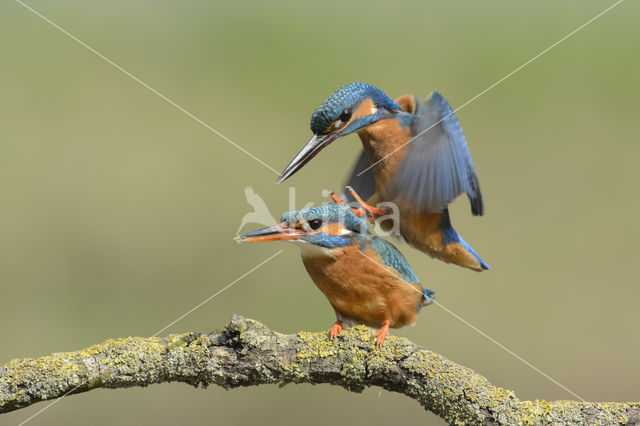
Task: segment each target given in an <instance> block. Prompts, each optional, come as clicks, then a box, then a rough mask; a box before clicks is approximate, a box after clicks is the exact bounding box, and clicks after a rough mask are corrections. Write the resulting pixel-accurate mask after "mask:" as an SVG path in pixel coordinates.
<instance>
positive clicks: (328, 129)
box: [322, 121, 336, 134]
mask: <svg viewBox="0 0 640 426" xmlns="http://www.w3.org/2000/svg"><path fill="white" fill-rule="evenodd" d="M335 127H336V122H335V121H334V122H333V123H331V124H329V127H327V128H326V129H324V131H323V132H322V133H324V134H327V133H330V132H331V131H332V130H333V129H334V128H335Z"/></svg>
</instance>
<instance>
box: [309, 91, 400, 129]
mask: <svg viewBox="0 0 640 426" xmlns="http://www.w3.org/2000/svg"><path fill="white" fill-rule="evenodd" d="M366 98H371V99H372V100H373V102H374V104H375V105H376V107H377V108H380V109H386V110H388V111H392V112H393V111H402V108H400V106H399V105H398V104H397V103H396V102H395V101H394V100H393V99H391V98H390V97H389V96H387V95H386V94H385V93H384V92H383V91H382V90H380V89H378V88H377V87H374V86H371V85H370V84H366V83H349V84H346V85H344V86H342V87H341V88H339V89H338V90H336V91H335V92H333V93H332V94H331V96H329V97H328V98H327V99H326V100H325V101H324V102H323V103H322V105H320V106H319V107H318V109H317V110H315V112H314V113H313V115H312V116H311V131H312V132H313V133H314V134H320V133H322V132H323V131H324V130H325V129H326V128H327V127H329V125H331V123H333V122H334V121H336V120H338V118H339V117H340V114H341V113H342V111H343V110H345V109H350V110H354V109H355V108H356V107H357V106H358V105H359V104H360V102H361V101H362V100H364V99H366Z"/></svg>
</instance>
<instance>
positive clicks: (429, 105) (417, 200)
mask: <svg viewBox="0 0 640 426" xmlns="http://www.w3.org/2000/svg"><path fill="white" fill-rule="evenodd" d="M311 131H312V132H313V138H312V139H311V140H310V141H309V142H308V143H307V144H306V145H305V146H304V147H303V148H302V150H300V152H299V153H298V154H297V155H296V156H295V157H294V159H293V160H292V161H291V163H289V165H288V166H287V167H286V168H285V169H284V171H283V172H282V174H281V175H280V177H279V178H278V180H277V182H278V183H280V182H283V181H284V180H286V179H287V178H289V177H291V176H292V175H293V174H294V173H296V172H297V171H298V170H299V169H300V168H302V167H303V166H304V165H305V164H307V163H308V162H309V161H310V160H311V159H312V158H313V157H315V156H316V154H318V152H320V151H321V150H322V149H323V148H325V147H326V146H327V145H329V144H330V143H332V142H333V141H335V140H337V139H339V138H341V137H343V136H346V135H349V134H351V133H354V132H355V133H357V134H358V136H359V137H360V140H361V141H362V145H363V150H362V151H361V153H360V156H359V158H358V160H357V161H356V164H355V167H354V168H353V172H352V173H351V176H350V178H349V179H348V184H349V187H351V188H353V189H352V191H351V194H352V196H354V197H355V198H356V200H357V201H362V200H366V202H362V207H363V208H364V212H365V213H366V214H367V215H369V217H370V219H371V220H372V221H373V219H374V218H380V219H381V223H380V225H381V227H382V228H383V229H385V230H389V229H392V226H393V223H390V221H389V220H386V219H387V218H390V217H391V216H390V215H389V213H390V208H389V203H393V204H395V206H397V208H398V212H399V218H400V220H399V233H400V235H401V237H402V239H404V240H405V241H406V242H407V243H408V244H409V245H411V246H413V247H414V248H416V249H418V250H420V251H422V252H424V253H426V254H428V255H430V256H432V257H435V258H437V259H440V260H443V261H445V262H447V263H453V264H455V265H459V266H462V267H466V268H469V269H472V270H474V271H482V270H485V269H489V265H488V264H487V263H485V262H484V261H483V260H482V259H481V258H480V256H479V255H478V254H477V253H476V252H475V250H474V249H473V248H471V246H470V245H469V244H467V243H466V242H465V241H464V240H463V239H462V237H461V236H460V235H459V234H458V233H457V232H456V230H455V229H454V228H453V226H452V225H451V219H450V216H449V209H448V205H449V203H451V202H452V201H453V200H454V199H455V198H456V197H458V196H459V195H461V194H462V193H466V194H467V197H468V198H469V202H470V204H471V213H472V214H473V215H474V216H481V215H482V214H483V213H484V205H483V202H482V194H481V192H480V184H479V182H478V176H477V174H476V171H475V167H474V165H473V161H472V159H471V154H470V152H469V148H468V147H467V142H466V139H465V137H464V134H463V132H462V128H461V127H460V123H459V122H458V119H457V117H456V116H455V114H454V112H453V110H452V108H451V106H450V105H449V103H448V102H447V101H446V100H445V99H444V98H443V97H442V95H440V94H439V93H437V92H431V94H430V95H429V96H428V97H427V99H426V101H425V102H424V103H423V104H422V105H421V104H420V102H419V99H418V98H417V97H416V96H415V95H403V96H401V97H400V98H398V99H396V100H395V101H394V100H393V99H391V98H390V97H389V96H387V95H386V94H385V93H384V92H383V91H382V90H380V89H378V88H377V87H374V86H372V85H370V84H366V83H360V82H359V83H350V84H347V85H345V86H342V87H341V88H339V89H338V90H336V91H335V92H333V93H332V94H331V96H329V97H328V98H327V99H326V100H325V101H324V102H323V103H322V105H320V107H318V109H316V111H315V112H314V113H313V115H312V116H311ZM332 197H333V199H334V201H335V202H337V203H339V202H341V201H340V200H339V199H338V197H337V196H335V194H334V195H332ZM385 204H386V206H385ZM378 206H382V207H378ZM360 211H362V210H360Z"/></svg>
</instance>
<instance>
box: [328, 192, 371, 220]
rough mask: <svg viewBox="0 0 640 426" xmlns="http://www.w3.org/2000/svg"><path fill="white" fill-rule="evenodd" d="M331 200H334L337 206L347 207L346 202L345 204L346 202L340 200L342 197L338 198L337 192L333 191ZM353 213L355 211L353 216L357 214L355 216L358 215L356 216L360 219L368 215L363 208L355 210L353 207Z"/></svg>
mask: <svg viewBox="0 0 640 426" xmlns="http://www.w3.org/2000/svg"><path fill="white" fill-rule="evenodd" d="M331 199H332V200H333V202H334V203H336V204H340V205H341V206H344V205H345V202H344V201H342V200H341V199H340V197H338V196H337V195H336V193H335V192H333V191H331ZM351 211H353V214H355V215H356V216H358V217H362V216H363V215H365V214H366V212H365V211H364V210H363V209H362V208H357V209H354V208H353V207H352V208H351Z"/></svg>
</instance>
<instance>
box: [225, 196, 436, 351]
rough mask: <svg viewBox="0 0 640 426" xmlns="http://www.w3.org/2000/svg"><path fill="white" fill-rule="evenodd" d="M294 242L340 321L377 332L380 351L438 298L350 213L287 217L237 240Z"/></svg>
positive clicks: (312, 211) (329, 210) (336, 329)
mask: <svg viewBox="0 0 640 426" xmlns="http://www.w3.org/2000/svg"><path fill="white" fill-rule="evenodd" d="M259 241H292V242H294V243H296V244H297V245H298V246H299V247H300V250H301V252H302V262H303V263H304V266H305V268H306V269H307V272H308V273H309V276H311V279H312V280H313V282H315V283H316V285H317V286H318V288H319V289H320V291H322V293H324V295H325V296H326V297H327V299H329V303H331V306H333V309H334V310H335V312H336V317H337V319H336V322H335V324H333V326H332V327H331V330H330V332H329V334H330V336H331V337H332V338H335V337H336V336H337V335H338V334H339V333H340V332H341V331H342V328H343V326H347V327H349V326H352V325H355V324H365V325H367V326H369V327H376V328H379V331H378V332H377V334H376V336H377V340H376V343H377V345H378V346H381V345H382V344H383V343H384V339H385V337H386V336H387V334H389V327H392V328H399V327H403V326H405V325H409V324H413V323H415V321H416V314H417V313H418V312H419V311H420V308H421V307H423V306H426V305H428V304H430V303H432V301H433V300H432V297H433V295H434V294H435V293H434V292H433V291H431V290H427V289H424V288H423V287H422V286H421V285H420V281H418V278H417V277H416V275H415V274H414V273H413V270H412V269H411V267H410V266H409V264H408V263H407V261H406V259H405V258H404V256H402V254H401V253H400V252H399V251H398V249H396V248H395V247H394V246H393V245H392V244H391V243H389V242H387V241H385V240H383V239H382V238H379V237H377V236H375V235H373V234H371V233H370V232H369V229H368V228H367V224H366V222H364V221H363V220H362V219H360V218H359V217H357V216H356V215H355V214H354V213H353V211H352V210H351V208H349V207H347V206H343V205H340V204H335V203H334V204H328V205H325V206H319V207H312V208H309V209H304V210H298V211H291V212H286V213H285V214H283V215H282V218H281V223H280V224H277V225H274V226H270V227H267V228H262V229H259V230H257V231H253V232H249V233H248V234H244V235H241V236H239V237H236V242H239V243H242V242H259Z"/></svg>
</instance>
